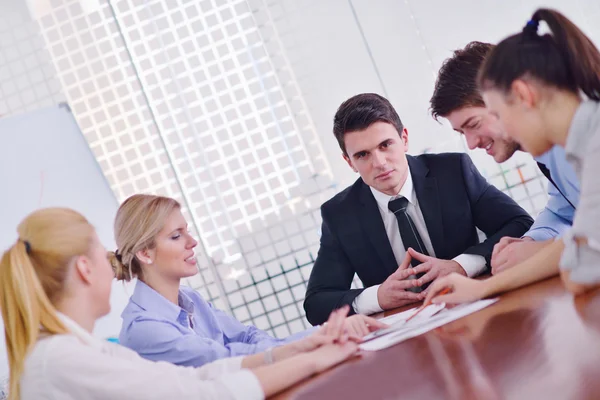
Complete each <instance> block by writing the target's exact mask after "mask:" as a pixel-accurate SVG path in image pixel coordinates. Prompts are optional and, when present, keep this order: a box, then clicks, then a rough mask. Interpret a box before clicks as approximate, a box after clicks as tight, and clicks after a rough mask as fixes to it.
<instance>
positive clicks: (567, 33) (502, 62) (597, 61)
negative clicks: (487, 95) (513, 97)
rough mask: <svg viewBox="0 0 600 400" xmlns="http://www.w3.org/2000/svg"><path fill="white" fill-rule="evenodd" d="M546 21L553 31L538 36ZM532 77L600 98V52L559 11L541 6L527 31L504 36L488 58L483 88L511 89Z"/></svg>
mask: <svg viewBox="0 0 600 400" xmlns="http://www.w3.org/2000/svg"><path fill="white" fill-rule="evenodd" d="M540 21H545V22H546V24H547V25H548V27H549V28H550V31H551V33H552V34H545V35H538V25H539V22H540ZM523 77H525V78H526V77H531V78H533V79H537V80H539V81H541V82H543V83H545V84H548V85H552V86H554V87H556V88H558V89H563V90H568V91H570V92H573V93H575V94H579V92H580V91H582V92H584V93H585V94H586V96H587V97H588V98H590V99H592V100H596V101H598V100H600V52H598V49H597V48H596V46H594V44H593V43H592V41H591V40H590V39H589V38H588V37H587V36H586V35H585V34H584V33H583V32H582V31H581V30H580V29H579V28H578V27H577V26H576V25H575V24H573V23H572V22H571V21H570V20H569V19H567V17H565V16H564V15H562V14H561V13H559V12H558V11H554V10H549V9H546V8H540V9H538V10H537V11H536V12H535V13H534V14H533V16H532V17H531V20H530V21H529V22H527V25H525V27H524V28H523V31H522V32H520V33H517V34H516V35H513V36H510V37H508V38H506V39H504V40H503V41H502V42H500V43H499V44H498V46H496V48H495V49H494V50H493V51H492V52H491V53H490V55H489V56H488V57H487V59H486V61H485V63H484V64H483V66H482V68H481V70H480V72H479V76H478V79H477V81H478V84H479V86H480V87H481V88H482V89H491V88H496V89H500V90H503V91H507V90H508V89H509V88H510V85H511V84H512V83H513V81H515V80H516V79H519V78H523Z"/></svg>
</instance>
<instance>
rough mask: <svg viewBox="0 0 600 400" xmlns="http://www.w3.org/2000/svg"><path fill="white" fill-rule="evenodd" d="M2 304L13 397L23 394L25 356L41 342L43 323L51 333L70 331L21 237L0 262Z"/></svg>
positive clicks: (11, 397)
mask: <svg viewBox="0 0 600 400" xmlns="http://www.w3.org/2000/svg"><path fill="white" fill-rule="evenodd" d="M0 281H1V282H2V285H1V286H0V304H1V307H2V319H3V320H4V330H5V332H4V335H5V339H6V349H7V353H8V363H9V366H10V380H9V387H8V393H9V399H11V400H13V399H15V400H16V399H19V398H20V388H19V381H20V380H21V375H22V374H23V368H24V364H25V358H26V356H27V355H28V354H29V352H30V351H31V349H32V347H33V345H34V344H35V343H36V342H37V340H38V336H39V332H40V326H43V327H44V330H45V331H46V332H48V333H49V334H57V333H65V332H67V330H66V328H65V326H64V325H63V323H62V322H61V321H60V319H59V318H58V315H57V314H56V309H55V308H54V306H53V305H52V303H50V300H49V299H48V296H46V294H45V293H44V290H43V289H42V284H41V283H40V280H39V278H38V276H37V274H36V273H35V270H34V267H33V264H32V263H31V260H30V258H29V255H28V254H27V252H26V250H25V244H24V243H23V242H22V241H20V240H19V241H18V242H17V243H16V244H15V245H14V246H13V247H12V248H11V249H9V250H8V251H7V252H6V253H5V254H4V257H2V261H1V262H0Z"/></svg>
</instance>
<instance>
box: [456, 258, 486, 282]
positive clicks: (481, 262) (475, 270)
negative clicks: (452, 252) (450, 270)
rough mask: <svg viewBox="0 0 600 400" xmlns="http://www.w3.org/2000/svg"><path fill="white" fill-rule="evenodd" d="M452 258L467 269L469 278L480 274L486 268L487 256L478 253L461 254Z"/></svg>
mask: <svg viewBox="0 0 600 400" xmlns="http://www.w3.org/2000/svg"><path fill="white" fill-rule="evenodd" d="M452 260H453V261H456V262H457V263H458V264H459V265H460V266H461V268H462V269H464V270H465V272H466V273H467V276H468V277H469V278H472V277H474V276H477V275H479V274H480V273H481V272H482V271H483V270H484V269H485V257H483V256H480V255H477V254H461V255H459V256H456V257H454V258H453V259H452Z"/></svg>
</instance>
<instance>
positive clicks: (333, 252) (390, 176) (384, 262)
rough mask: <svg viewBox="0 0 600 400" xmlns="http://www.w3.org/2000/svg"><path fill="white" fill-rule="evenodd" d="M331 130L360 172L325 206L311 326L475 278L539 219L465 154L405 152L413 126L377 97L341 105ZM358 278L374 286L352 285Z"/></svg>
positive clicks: (308, 302)
mask: <svg viewBox="0 0 600 400" xmlns="http://www.w3.org/2000/svg"><path fill="white" fill-rule="evenodd" d="M333 133H334V135H335V137H336V139H337V141H338V143H339V145H340V149H341V150H342V156H343V158H344V160H345V161H346V163H347V164H348V165H349V166H350V168H352V170H353V171H354V172H357V173H358V174H359V175H360V178H359V179H358V180H357V181H356V182H355V183H354V184H353V185H352V186H350V187H348V188H347V189H345V190H344V191H343V192H341V193H339V194H338V195H336V196H334V197H333V198H332V199H331V200H329V201H327V202H326V203H325V204H323V206H322V207H321V214H322V217H323V224H322V236H321V247H320V249H319V253H318V255H317V259H316V261H315V264H314V267H313V270H312V273H311V275H310V279H309V281H308V288H307V293H306V299H305V301H304V309H305V311H306V316H307V318H308V320H309V321H310V322H311V323H312V324H320V323H323V322H324V321H325V320H326V319H327V316H328V315H329V313H330V312H331V311H332V310H333V309H336V308H339V307H341V306H343V305H344V304H348V305H351V306H352V310H353V311H354V312H356V313H361V314H371V313H374V312H378V311H382V310H387V309H391V308H395V307H399V306H402V305H404V304H408V303H412V302H415V301H419V300H422V299H423V298H424V294H423V292H422V291H421V289H422V288H423V287H424V286H426V285H427V284H429V283H430V282H431V281H433V280H434V279H436V278H438V277H441V276H445V275H448V274H449V273H452V272H458V273H461V274H463V275H466V276H471V277H472V276H476V275H478V274H480V273H481V272H482V271H484V270H485V267H486V264H487V263H489V260H490V257H491V255H492V250H493V247H494V245H495V244H496V243H497V242H498V240H500V238H501V237H504V236H511V237H520V236H521V235H522V234H523V233H525V232H526V231H527V229H529V227H530V226H531V223H532V222H533V220H532V219H531V217H530V216H529V215H528V214H527V213H526V212H525V211H524V210H523V209H522V208H521V207H519V206H518V205H517V204H516V203H515V202H514V201H513V200H512V199H511V198H510V197H508V196H507V195H505V194H504V193H502V192H500V191H499V190H498V189H496V188H495V187H494V186H492V185H490V184H489V183H487V181H486V180H485V179H484V178H483V177H482V176H481V175H480V174H479V172H478V171H477V169H476V168H475V166H474V165H473V163H472V162H471V159H470V158H469V156H467V155H466V154H460V153H447V154H424V155H420V156H417V157H412V156H409V155H407V154H406V152H407V151H408V130H407V129H406V128H405V127H404V125H403V124H402V122H401V121H400V117H399V116H398V114H397V113H396V111H395V110H394V108H393V107H392V105H391V104H390V102H389V101H388V100H387V99H385V98H383V97H381V96H379V95H377V94H360V95H357V96H354V97H352V98H350V99H348V100H346V101H345V102H344V103H342V105H341V106H340V107H339V109H338V111H337V112H336V114H335V117H334V126H333ZM476 228H479V229H481V230H482V231H483V232H484V233H485V234H486V236H487V239H486V240H485V241H484V242H482V243H480V241H479V237H478V235H477V230H476ZM409 249H411V250H409ZM354 274H357V275H358V277H359V278H360V279H361V280H362V282H363V284H364V286H365V288H366V289H350V287H351V284H352V279H353V277H354Z"/></svg>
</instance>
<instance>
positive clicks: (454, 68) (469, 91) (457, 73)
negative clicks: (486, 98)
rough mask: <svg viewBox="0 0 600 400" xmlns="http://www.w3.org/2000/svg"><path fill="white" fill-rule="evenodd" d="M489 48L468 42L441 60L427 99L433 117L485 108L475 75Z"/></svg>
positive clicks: (490, 45)
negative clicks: (433, 86)
mask: <svg viewBox="0 0 600 400" xmlns="http://www.w3.org/2000/svg"><path fill="white" fill-rule="evenodd" d="M493 48H494V45H493V44H490V43H483V42H471V43H469V44H467V46H466V47H465V48H464V49H460V50H455V51H454V53H453V54H452V57H450V58H448V59H446V60H445V61H444V63H443V64H442V67H441V68H440V71H439V72H438V77H437V80H436V82H435V88H434V89H433V96H431V100H429V105H430V110H431V115H432V116H433V118H435V119H438V118H439V117H446V116H447V115H448V114H450V113H451V112H453V111H455V110H459V109H461V108H463V107H485V103H484V102H483V98H482V97H481V93H480V92H479V88H478V87H477V72H478V71H479V68H480V67H481V65H482V64H483V62H484V61H485V58H486V56H487V55H488V54H489V53H490V51H491V50H492V49H493Z"/></svg>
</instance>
